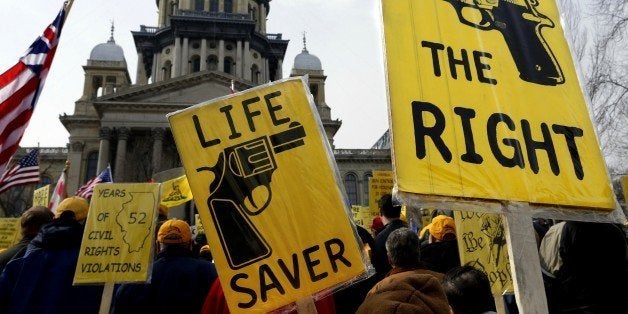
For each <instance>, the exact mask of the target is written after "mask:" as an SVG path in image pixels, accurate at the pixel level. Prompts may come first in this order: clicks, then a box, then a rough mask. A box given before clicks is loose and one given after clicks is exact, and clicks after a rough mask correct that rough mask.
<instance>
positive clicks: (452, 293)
mask: <svg viewBox="0 0 628 314" xmlns="http://www.w3.org/2000/svg"><path fill="white" fill-rule="evenodd" d="M443 288H444V289H445V294H447V300H449V305H450V306H451V308H452V310H453V312H454V313H455V314H466V313H483V312H487V311H495V301H494V299H493V295H492V293H491V284H490V282H489V280H488V277H487V276H486V274H485V273H484V272H483V271H481V270H479V269H477V268H475V267H473V266H469V265H464V266H459V267H455V268H452V269H451V270H449V271H448V272H447V273H446V274H445V276H444V277H443Z"/></svg>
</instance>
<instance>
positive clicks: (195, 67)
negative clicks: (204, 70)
mask: <svg viewBox="0 0 628 314" xmlns="http://www.w3.org/2000/svg"><path fill="white" fill-rule="evenodd" d="M190 63H191V64H190V72H191V73H196V72H198V71H200V70H201V57H199V56H198V55H194V56H192V58H191V60H190Z"/></svg>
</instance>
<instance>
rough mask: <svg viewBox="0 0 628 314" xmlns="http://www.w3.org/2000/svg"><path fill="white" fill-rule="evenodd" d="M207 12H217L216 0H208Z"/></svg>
mask: <svg viewBox="0 0 628 314" xmlns="http://www.w3.org/2000/svg"><path fill="white" fill-rule="evenodd" d="M209 12H218V0H209Z"/></svg>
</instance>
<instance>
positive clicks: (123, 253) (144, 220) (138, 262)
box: [74, 183, 159, 284]
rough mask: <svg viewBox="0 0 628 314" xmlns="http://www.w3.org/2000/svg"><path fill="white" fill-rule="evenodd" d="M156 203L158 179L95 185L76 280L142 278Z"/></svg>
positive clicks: (146, 269) (148, 267)
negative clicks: (152, 181)
mask: <svg viewBox="0 0 628 314" xmlns="http://www.w3.org/2000/svg"><path fill="white" fill-rule="evenodd" d="M158 206H159V184H158V183H107V184H98V185H96V187H95V188H94V194H93V196H92V200H91V204H90V209H89V214H88V215H87V224H86V226H85V232H83V241H82V242H81V251H80V253H79V259H78V263H77V265H76V272H75V274H74V283H75V284H82V283H113V282H133V281H135V282H140V281H142V282H143V281H146V280H147V279H148V275H149V274H150V270H151V266H152V265H151V263H150V257H151V254H152V252H153V243H154V237H155V233H156V232H155V225H156V221H155V220H156V217H157V214H156V213H157V208H158Z"/></svg>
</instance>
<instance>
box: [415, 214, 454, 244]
mask: <svg viewBox="0 0 628 314" xmlns="http://www.w3.org/2000/svg"><path fill="white" fill-rule="evenodd" d="M425 231H428V232H429V234H430V239H431V240H433V241H451V240H455V239H456V225H455V223H454V219H453V218H451V217H449V216H447V215H438V216H436V217H434V218H433V219H432V222H431V223H430V224H429V225H427V226H425V227H424V228H423V229H421V234H420V236H421V237H423V234H424V233H425Z"/></svg>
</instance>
